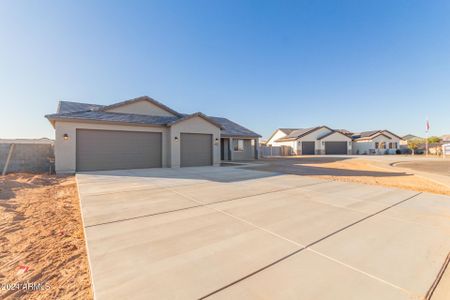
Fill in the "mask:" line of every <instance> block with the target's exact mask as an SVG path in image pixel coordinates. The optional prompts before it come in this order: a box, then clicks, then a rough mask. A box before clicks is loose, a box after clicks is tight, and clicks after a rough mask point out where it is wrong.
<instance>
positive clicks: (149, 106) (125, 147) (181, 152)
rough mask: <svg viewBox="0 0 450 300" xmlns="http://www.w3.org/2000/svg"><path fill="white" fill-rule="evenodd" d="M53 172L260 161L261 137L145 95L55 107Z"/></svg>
mask: <svg viewBox="0 0 450 300" xmlns="http://www.w3.org/2000/svg"><path fill="white" fill-rule="evenodd" d="M46 118H47V119H48V120H49V121H50V122H51V124H52V125H53V127H54V128H55V169H56V172H57V173H73V172H77V171H97V170H115V169H139V168H160V167H171V168H177V167H190V166H207V165H219V164H220V162H221V160H222V161H236V160H252V159H256V158H258V139H259V137H260V135H258V134H257V133H255V132H253V131H251V130H248V129H247V128H245V127H243V126H241V125H239V124H237V123H234V122H232V121H230V120H228V119H226V118H220V117H211V116H206V115H204V114H202V113H200V112H199V113H194V114H181V113H178V112H176V111H175V110H173V109H171V108H169V107H167V106H165V105H164V104H162V103H160V102H158V101H156V100H154V99H152V98H150V97H147V96H144V97H139V98H135V99H131V100H126V101H122V102H118V103H115V104H112V105H108V106H103V105H96V104H87V103H78V102H67V101H61V102H59V105H58V109H57V113H56V114H50V115H46Z"/></svg>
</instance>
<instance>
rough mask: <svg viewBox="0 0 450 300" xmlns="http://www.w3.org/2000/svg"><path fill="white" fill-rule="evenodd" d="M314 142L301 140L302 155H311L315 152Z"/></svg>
mask: <svg viewBox="0 0 450 300" xmlns="http://www.w3.org/2000/svg"><path fill="white" fill-rule="evenodd" d="M315 144H316V143H315V142H302V155H313V154H315V152H316V151H315V150H316V149H315V148H316V145H315Z"/></svg>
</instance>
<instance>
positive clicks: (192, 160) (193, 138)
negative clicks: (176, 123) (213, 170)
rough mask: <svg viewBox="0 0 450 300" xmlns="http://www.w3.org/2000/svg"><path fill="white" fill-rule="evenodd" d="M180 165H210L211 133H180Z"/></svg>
mask: <svg viewBox="0 0 450 300" xmlns="http://www.w3.org/2000/svg"><path fill="white" fill-rule="evenodd" d="M180 137H181V145H180V156H181V167H196V166H210V165H212V164H213V160H212V134H200V133H181V135H180Z"/></svg>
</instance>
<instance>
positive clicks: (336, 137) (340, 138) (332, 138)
mask: <svg viewBox="0 0 450 300" xmlns="http://www.w3.org/2000/svg"><path fill="white" fill-rule="evenodd" d="M325 142H347V154H352V139H351V138H349V137H348V136H345V135H343V134H340V133H337V132H336V133H333V134H331V135H329V136H327V137H324V138H323V139H321V140H319V144H320V148H319V151H320V152H321V154H325Z"/></svg>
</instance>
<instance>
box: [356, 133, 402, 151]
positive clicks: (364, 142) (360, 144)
mask: <svg viewBox="0 0 450 300" xmlns="http://www.w3.org/2000/svg"><path fill="white" fill-rule="evenodd" d="M352 139H353V154H395V153H396V151H397V150H398V149H400V141H402V138H401V137H399V136H398V135H396V134H394V133H392V132H390V131H389V130H372V131H364V132H361V133H354V134H353V135H352Z"/></svg>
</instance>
